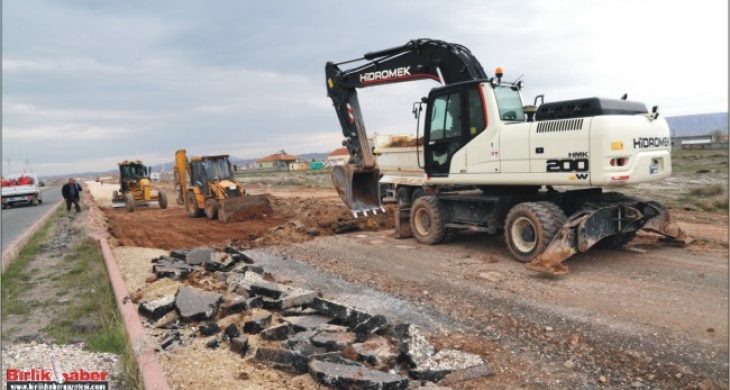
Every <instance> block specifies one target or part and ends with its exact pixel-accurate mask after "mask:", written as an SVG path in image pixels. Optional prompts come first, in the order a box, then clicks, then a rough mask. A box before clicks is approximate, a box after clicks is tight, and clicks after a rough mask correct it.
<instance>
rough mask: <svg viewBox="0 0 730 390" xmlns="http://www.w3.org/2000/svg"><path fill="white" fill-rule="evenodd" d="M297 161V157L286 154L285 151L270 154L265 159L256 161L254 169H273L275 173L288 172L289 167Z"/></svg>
mask: <svg viewBox="0 0 730 390" xmlns="http://www.w3.org/2000/svg"><path fill="white" fill-rule="evenodd" d="M297 160H298V158H297V156H293V155H291V154H287V153H286V152H285V151H283V150H282V151H281V152H280V153H274V154H270V155H268V156H266V157H263V158H260V159H258V160H256V168H258V169H273V170H277V171H288V170H290V168H291V165H292V164H293V163H295V162H296V161H297Z"/></svg>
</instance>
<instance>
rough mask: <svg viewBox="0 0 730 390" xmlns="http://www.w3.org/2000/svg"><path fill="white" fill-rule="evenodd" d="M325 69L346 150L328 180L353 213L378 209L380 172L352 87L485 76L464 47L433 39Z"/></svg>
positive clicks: (417, 40)
mask: <svg viewBox="0 0 730 390" xmlns="http://www.w3.org/2000/svg"><path fill="white" fill-rule="evenodd" d="M361 61H365V62H364V63H362V64H360V65H359V66H356V67H354V68H352V69H349V70H342V69H340V67H339V66H340V65H343V64H349V63H353V62H361ZM325 74H326V79H327V96H329V97H330V98H331V99H332V103H333V105H334V107H335V111H336V112H337V117H338V118H339V121H340V126H341V128H342V134H343V135H344V137H345V140H344V141H343V143H342V144H343V145H344V146H345V147H346V148H347V150H348V152H349V154H350V160H349V161H348V163H347V164H345V165H340V166H336V167H335V168H334V169H333V171H332V181H333V183H334V185H335V188H336V189H337V192H338V194H339V195H340V197H341V198H342V200H343V201H344V202H345V204H347V206H348V207H349V208H350V210H352V212H353V214H355V215H356V216H357V215H358V214H359V213H362V214H364V215H367V214H368V212H372V213H376V212H378V211H379V210H382V209H383V208H382V206H381V205H380V197H379V195H378V180H379V179H380V171H379V169H378V166H377V163H376V161H375V158H374V157H373V152H372V148H371V147H370V144H369V142H368V137H367V132H366V130H365V122H364V120H363V118H362V112H361V110H360V104H359V103H358V99H357V89H358V88H365V87H371V86H375V85H381V84H388V83H398V82H407V81H414V80H423V79H432V80H435V81H438V82H441V83H442V84H452V83H456V82H460V81H468V80H480V79H486V77H487V75H486V73H484V69H483V68H482V66H481V64H480V63H479V61H478V60H477V59H476V57H474V56H473V55H472V54H471V52H470V51H469V49H467V48H466V47H464V46H462V45H458V44H455V43H448V42H444V41H438V40H433V39H415V40H411V41H409V42H408V43H406V44H405V45H403V46H398V47H393V48H389V49H384V50H379V51H374V52H369V53H366V54H365V55H364V56H363V57H362V58H358V59H354V60H350V61H345V62H341V63H332V62H328V63H327V64H326V66H325Z"/></svg>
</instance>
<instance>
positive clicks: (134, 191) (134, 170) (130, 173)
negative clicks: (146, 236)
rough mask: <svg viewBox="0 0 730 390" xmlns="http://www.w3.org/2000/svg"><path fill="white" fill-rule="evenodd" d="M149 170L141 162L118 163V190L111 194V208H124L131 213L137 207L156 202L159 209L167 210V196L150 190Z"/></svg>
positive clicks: (162, 192)
mask: <svg viewBox="0 0 730 390" xmlns="http://www.w3.org/2000/svg"><path fill="white" fill-rule="evenodd" d="M150 170H151V168H149V167H146V166H145V165H144V164H142V162H141V161H139V160H137V161H127V160H125V161H122V162H120V163H119V190H115V191H114V193H113V194H112V207H114V208H122V207H126V208H127V211H129V212H132V211H134V209H135V208H136V207H137V206H149V204H150V203H151V202H157V203H158V204H159V205H160V208H161V209H166V208H167V194H165V192H164V191H159V190H154V189H152V184H151V183H150Z"/></svg>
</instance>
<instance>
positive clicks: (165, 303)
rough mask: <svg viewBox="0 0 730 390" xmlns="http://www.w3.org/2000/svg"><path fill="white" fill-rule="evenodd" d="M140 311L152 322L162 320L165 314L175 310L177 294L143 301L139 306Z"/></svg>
mask: <svg viewBox="0 0 730 390" xmlns="http://www.w3.org/2000/svg"><path fill="white" fill-rule="evenodd" d="M138 310H139V313H140V314H142V315H144V316H145V317H147V318H149V319H151V320H152V321H156V320H158V319H160V318H162V317H163V316H164V315H165V314H167V313H169V312H171V311H172V310H175V294H170V295H168V296H164V297H161V298H156V299H151V300H148V301H142V302H140V304H139V307H138Z"/></svg>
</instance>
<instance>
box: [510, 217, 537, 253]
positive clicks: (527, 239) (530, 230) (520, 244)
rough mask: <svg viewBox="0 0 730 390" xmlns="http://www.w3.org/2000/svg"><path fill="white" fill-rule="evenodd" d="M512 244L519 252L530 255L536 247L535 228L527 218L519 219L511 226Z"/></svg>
mask: <svg viewBox="0 0 730 390" xmlns="http://www.w3.org/2000/svg"><path fill="white" fill-rule="evenodd" d="M510 229H512V232H511V233H512V242H513V244H514V245H515V247H517V249H518V250H519V251H520V252H523V253H530V252H532V251H533V250H534V249H535V247H536V246H537V227H536V226H535V224H533V223H532V221H531V220H530V219H529V218H527V217H519V218H517V219H516V220H515V222H514V223H513V224H512V226H511V228H510Z"/></svg>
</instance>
